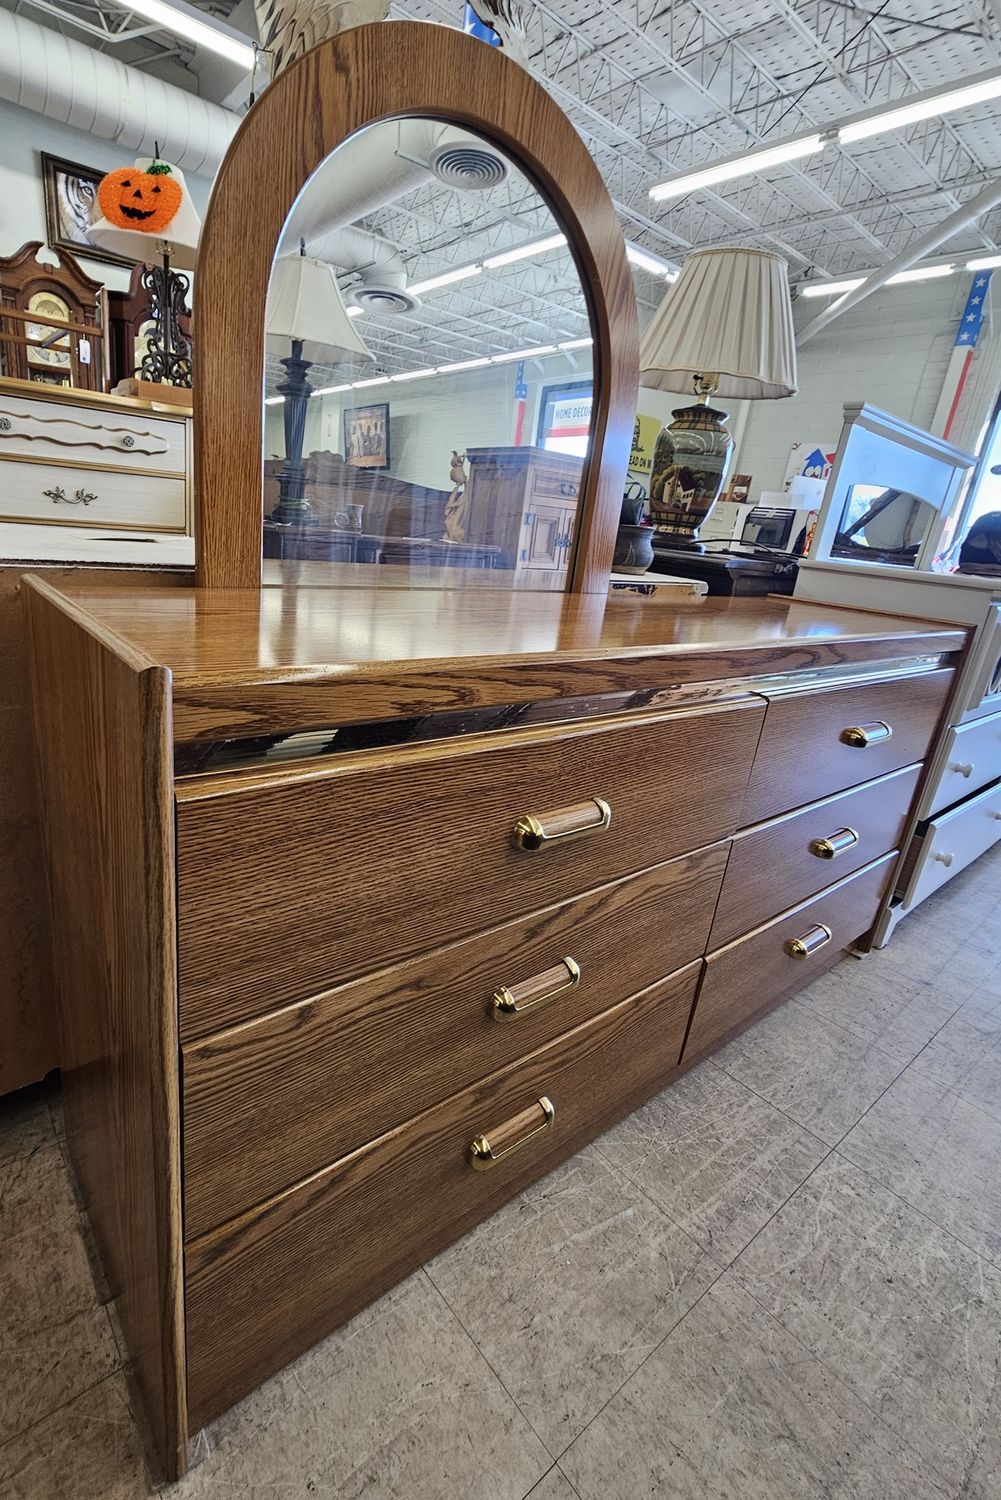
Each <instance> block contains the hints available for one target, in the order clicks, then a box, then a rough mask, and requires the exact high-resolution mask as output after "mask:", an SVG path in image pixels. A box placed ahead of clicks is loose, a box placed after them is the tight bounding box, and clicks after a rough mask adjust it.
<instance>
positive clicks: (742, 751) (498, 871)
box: [177, 699, 762, 1032]
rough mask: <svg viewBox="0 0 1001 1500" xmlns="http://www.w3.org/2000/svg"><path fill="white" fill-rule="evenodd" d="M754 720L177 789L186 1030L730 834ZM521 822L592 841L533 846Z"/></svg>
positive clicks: (452, 746) (681, 717)
mask: <svg viewBox="0 0 1001 1500" xmlns="http://www.w3.org/2000/svg"><path fill="white" fill-rule="evenodd" d="M761 713H762V706H761V705H760V704H756V703H755V702H754V700H752V699H748V700H744V701H742V702H739V703H737V704H735V705H731V706H728V707H727V706H724V707H717V708H712V709H705V710H702V709H700V710H698V711H696V712H686V713H670V714H658V715H628V716H622V717H619V718H615V719H609V720H606V721H602V722H601V723H592V724H580V725H573V726H566V725H561V726H558V727H554V726H550V725H547V726H545V727H544V728H537V729H531V730H524V731H517V732H514V731H511V732H508V733H507V734H504V735H503V736H502V735H481V736H476V737H470V738H469V739H468V740H463V741H449V742H447V744H444V745H443V744H440V743H439V744H429V745H421V746H416V745H415V746H409V747H406V748H405V749H397V750H393V751H385V752H382V751H380V752H377V753H372V754H366V755H364V756H362V755H359V756H358V757H357V758H356V757H353V756H351V757H345V758H344V759H343V760H341V761H339V762H338V763H337V764H336V765H327V766H324V767H323V768H322V769H312V768H306V769H299V770H297V771H295V772H293V771H284V772H282V773H279V774H275V773H271V774H265V773H255V774H242V775H241V774H234V775H233V776H222V777H204V778H201V779H200V780H196V781H194V782H190V783H187V784H182V785H181V786H179V788H178V815H177V842H178V850H177V858H178V905H179V945H180V948H179V951H180V1003H181V1016H182V1024H183V1025H184V1027H185V1029H186V1030H188V1031H189V1032H190V1031H192V1030H197V1031H199V1032H204V1031H208V1030H212V1029H214V1028H215V1027H216V1026H217V1025H218V1024H219V1022H218V1018H219V1017H225V1016H229V1015H231V1014H232V1007H233V1004H234V1000H233V997H234V994H237V995H239V997H240V998H239V1001H238V1003H239V1004H241V1005H243V1006H244V1007H245V1009H246V1012H247V1013H253V1012H255V1011H256V1012H257V1013H260V1012H262V1011H264V1010H265V1009H268V1008H270V1007H273V1006H277V1005H279V1004H280V1003H282V1002H283V1001H287V1000H298V999H304V998H306V997H307V996H309V995H315V994H318V993H319V992H320V991H321V990H326V989H331V988H332V987H333V986H334V985H337V984H343V983H344V982H345V981H346V980H348V979H350V978H354V977H356V976H357V975H360V974H365V973H371V972H373V971H374V970H376V969H379V968H383V967H385V966H386V965H388V964H389V963H392V962H394V961H396V960H398V959H401V958H406V957H409V956H411V955H414V954H417V953H424V952H427V950H428V949H429V948H433V947H439V946H441V945H442V944H444V943H446V942H449V941H451V940H452V939H454V938H458V937H461V936H464V935H465V934H467V933H472V932H477V931H480V930H482V929H483V928H485V927H489V926H495V925H497V924H498V923H500V922H503V921H505V920H507V919H508V918H510V917H514V916H520V915H522V914H523V913H526V912H531V911H535V910H538V909H540V908H542V907H544V906H550V905H553V904H554V903H556V902H558V901H562V900H565V899H566V898H567V897H569V896H574V895H577V894H579V893H580V892H582V891H586V890H589V889H591V888H592V887H593V886H597V885H602V884H605V883H606V882H608V881H609V880H615V879H618V878H619V877H620V876H622V875H626V874H629V873H631V872H632V871H634V870H639V869H643V868H645V867H647V866H649V865H650V864H653V863H660V862H661V861H662V860H664V859H670V858H672V857H673V856H675V855H677V854H683V853H686V852H688V851H689V850H692V849H697V848H700V847H702V846H704V845H706V844H710V843H714V842H715V841H716V840H718V839H720V838H723V837H726V836H728V835H729V834H730V833H732V831H733V829H734V827H735V826H736V820H737V816H738V810H739V807H740V801H741V797H742V796H743V790H744V782H745V779H746V775H747V767H748V766H749V764H750V761H751V757H752V755H753V749H754V744H755V741H756V739H757V735H758V730H759V726H760V722H761ZM313 765H314V767H315V765H316V763H315V762H314V763H313ZM595 798H599V799H603V800H604V801H605V802H606V803H607V805H608V807H609V808H610V809H611V822H610V824H609V826H608V827H606V828H600V826H599V825H600V823H601V821H602V816H601V813H600V810H599V807H598V805H597V803H596V802H595V801H594V800H593V799H595ZM526 814H531V815H534V816H535V817H536V818H537V819H538V820H539V823H540V826H541V827H542V828H543V829H544V830H545V831H548V832H549V833H551V834H553V835H565V834H566V833H568V832H570V831H572V830H574V829H577V830H579V829H582V828H584V827H589V828H590V829H591V830H592V831H590V832H589V833H585V834H582V835H580V836H577V837H573V838H568V837H565V836H558V837H554V838H552V839H547V840H546V841H545V842H544V843H543V845H542V847H540V848H538V849H536V850H534V851H527V850H525V849H520V848H517V847H515V844H514V841H513V840H514V831H515V827H516V825H517V824H518V823H519V822H520V821H521V820H522V818H523V817H524V815H526Z"/></svg>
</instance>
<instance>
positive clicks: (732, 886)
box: [709, 765, 921, 948]
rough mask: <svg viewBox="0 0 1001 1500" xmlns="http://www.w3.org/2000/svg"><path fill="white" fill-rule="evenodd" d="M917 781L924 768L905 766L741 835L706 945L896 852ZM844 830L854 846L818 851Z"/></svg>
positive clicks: (723, 939)
mask: <svg viewBox="0 0 1001 1500" xmlns="http://www.w3.org/2000/svg"><path fill="white" fill-rule="evenodd" d="M920 775H921V767H920V766H919V765H918V766H908V767H906V768H905V769H904V770H902V771H894V772H892V773H891V774H890V775H888V776H881V777H879V778H878V779H877V780H876V781H869V782H866V783H865V785H864V786H860V787H856V788H855V789H854V790H853V791H850V792H842V793H841V794H840V795H839V796H836V797H827V798H825V799H824V800H823V801H822V802H812V803H810V805H809V806H808V807H804V808H802V809H801V810H800V811H799V812H793V813H786V814H785V816H783V817H780V818H774V819H773V820H772V821H771V822H768V823H761V824H758V826H757V827H755V828H749V829H746V830H744V832H742V833H739V834H738V835H737V837H736V838H735V839H734V841H733V845H732V848H731V851H730V859H729V862H728V863H727V867H726V878H725V880H724V881H723V889H722V891H721V893H720V898H719V905H718V906H717V908H716V916H715V919H714V921H713V926H712V933H711V935H710V938H709V946H710V947H711V948H718V947H719V946H720V945H721V944H722V943H729V942H730V941H731V940H732V939H733V938H735V937H739V936H740V934H741V933H742V932H750V931H751V929H752V928H754V927H758V926H759V925H760V924H761V923H762V922H767V921H768V919H769V917H773V916H775V914H776V912H781V911H783V910H784V909H785V908H786V907H787V906H792V905H793V904H794V903H795V902H797V901H802V900H803V899H804V898H805V897H807V896H812V895H813V894H814V892H816V891H820V890H823V888H824V886H826V885H829V884H830V883H831V881H832V880H842V879H844V877H845V876H846V875H851V874H852V873H853V872H854V871H855V870H860V869H861V868H862V866H863V865H867V864H869V863H870V861H871V860H874V859H878V858H879V856H880V855H881V854H886V853H887V851H888V850H890V849H898V848H899V847H900V841H901V838H902V837H903V833H904V827H905V825H906V822H907V815H908V812H909V810H910V806H911V803H912V801H913V799H914V793H915V790H916V788H917V784H918V780H919V778H920ZM846 828H850V829H852V830H854V831H855V832H856V833H857V834H858V842H857V843H855V844H853V845H852V846H851V847H850V848H847V849H845V850H843V851H842V852H839V853H837V854H835V855H834V857H833V858H830V859H825V858H823V857H821V856H820V855H818V854H816V853H814V852H813V848H812V846H813V844H814V842H815V841H816V840H817V839H827V838H829V836H830V835H831V834H834V833H837V832H838V831H839V830H841V829H846Z"/></svg>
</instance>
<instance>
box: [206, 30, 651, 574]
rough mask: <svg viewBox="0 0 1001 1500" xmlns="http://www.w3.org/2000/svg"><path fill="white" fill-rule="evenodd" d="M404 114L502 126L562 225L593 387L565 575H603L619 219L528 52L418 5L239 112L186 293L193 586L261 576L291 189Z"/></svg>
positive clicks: (622, 403)
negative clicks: (282, 250)
mask: <svg viewBox="0 0 1001 1500" xmlns="http://www.w3.org/2000/svg"><path fill="white" fill-rule="evenodd" d="M414 115H421V116H429V117H431V118H433V119H440V120H449V121H452V122H454V123H456V124H460V125H465V126H468V127H469V128H470V129H472V130H474V131H479V132H481V133H482V134H484V135H486V136H487V137H489V138H490V139H493V140H495V141H497V142H498V143H499V144H500V145H501V146H503V147H504V149H505V151H506V152H507V154H508V155H509V156H510V157H511V159H512V160H513V161H514V162H515V163H516V164H517V165H518V166H519V167H520V168H521V169H522V170H523V171H524V172H525V173H526V174H527V176H528V177H529V178H530V179H531V180H532V181H533V182H534V183H535V184H536V186H537V187H538V189H539V191H540V193H541V194H542V196H543V197H544V198H545V199H546V201H547V202H548V203H549V205H550V207H551V209H552V211H553V214H554V216H555V218H556V220H557V222H558V224H559V225H560V228H561V229H562V230H563V231H564V233H565V234H566V236H567V239H568V241H569V244H570V248H571V251H572V253H573V256H574V259H575V262H576V265H577V271H578V274H579V276H580V279H581V285H582V287H583V290H584V295H585V297H586V299H587V304H588V312H589V314H590V320H591V333H592V337H593V339H594V348H593V361H594V393H595V399H594V406H593V410H592V414H591V442H592V447H591V457H590V458H589V460H588V463H587V466H586V470H585V475H584V478H583V481H582V485H581V502H580V511H579V520H578V526H577V536H576V545H575V548H574V553H573V563H572V582H571V587H572V588H573V589H575V590H581V591H584V592H592V591H596V592H599V593H602V592H604V590H605V587H606V585H607V581H608V572H609V569H610V567H611V560H612V552H613V550H614V543H615V532H616V529H617V526H618V520H619V511H620V508H621V499H622V484H623V480H624V478H625V470H626V463H627V460H628V455H629V443H630V441H631V438H632V429H633V421H634V415H635V407H636V384H637V346H636V338H637V335H636V309H635V298H634V294H633V286H632V278H631V275H630V272H629V266H628V263H627V261H626V255H625V245H624V243H623V239H622V231H621V229H620V228H619V223H618V220H617V218H616V216H615V211H614V209H613V208H612V204H611V200H610V199H609V196H608V192H607V190H606V188H605V185H604V182H603V180H602V178H601V174H600V173H599V171H598V168H597V167H596V166H595V163H594V161H593V159H592V157H591V154H590V152H589V151H588V149H587V146H586V145H585V144H584V142H583V141H582V139H581V137H580V136H579V135H578V133H577V131H576V130H575V129H574V128H573V126H572V125H571V124H570V121H569V120H568V119H567V117H566V116H565V115H564V114H563V112H562V110H561V109H560V108H559V106H558V105H557V104H556V102H555V101H554V100H553V99H552V98H551V97H550V96H549V94H548V93H547V92H546V90H545V89H544V88H543V87H542V86H541V85H540V84H538V83H536V81H535V79H534V78H532V76H531V75H530V74H529V73H528V72H527V71H526V70H525V69H524V68H521V67H519V66H518V65H517V64H516V63H512V62H510V61H509V60H508V59H507V58H506V57H503V56H501V55H500V53H499V52H498V50H497V49H495V48H488V47H484V46H483V44H482V43H481V42H478V41H477V40H476V39H474V38H472V37H468V36H465V35H463V34H462V33H461V32H460V31H457V30H452V29H451V28H446V27H441V26H436V27H431V26H428V25H426V24H423V23H420V22H411V21H391V22H380V23H378V24H376V25H371V26H359V27H356V28H355V29H353V30H350V31H345V32H342V33H341V34H340V35H338V36H335V37H333V38H331V39H330V40H329V41H326V42H324V43H322V45H320V46H318V47H315V48H314V49H313V50H312V51H310V52H308V53H307V54H306V56H305V57H303V58H301V59H300V60H299V61H298V62H296V63H293V64H292V66H291V67H289V68H287V69H285V70H284V71H283V72H282V73H281V74H280V75H279V77H278V78H277V79H276V81H275V82H274V83H273V84H271V86H270V87H269V88H268V89H266V90H265V92H264V93H263V94H262V95H261V96H260V97H259V98H258V100H257V103H256V104H255V106H254V108H253V109H252V110H250V112H249V113H248V114H247V115H246V116H245V117H244V120H243V124H242V125H241V127H240V130H239V131H238V132H237V135H236V137H235V139H234V141H233V143H232V145H231V146H230V148H229V151H228V152H227V154H226V158H225V160H224V161H223V164H222V166H221V167H220V169H219V173H218V175H217V177H216V180H215V186H214V188H213V192H212V199H211V202H210V205H209V209H208V212H207V213H206V215H205V221H204V225H203V228H202V233H201V239H200V242H199V255H198V296H197V299H196V303H195V381H194V393H195V422H196V428H197V432H198V453H197V469H196V474H195V488H196V494H197V497H198V506H199V509H198V520H197V528H196V530H197V536H198V581H199V583H200V584H202V585H204V586H207V587H216V588H255V587H257V585H258V584H259V583H260V580H261V522H262V498H261V497H262V462H263V407H262V401H261V395H262V391H263V385H264V380H263V376H264V335H263V330H264V307H265V299H266V296H267V289H268V282H269V278H270V275H271V266H272V261H273V259H274V254H275V250H276V248H277V245H278V241H279V238H280V236H281V232H282V229H283V227H284V224H285V220H286V218H287V216H288V213H289V211H290V209H291V207H292V204H293V202H294V201H295V199H296V197H297V196H298V194H299V191H300V189H301V188H302V187H303V185H304V184H305V182H306V181H307V179H308V178H309V177H310V176H311V175H312V173H313V172H314V171H315V170H316V168H317V167H318V166H319V165H320V164H321V162H323V161H324V160H325V159H326V157H327V156H329V154H330V153H331V152H332V151H333V150H334V149H335V148H336V147H337V146H338V145H339V144H340V143H341V142H342V141H344V140H346V139H347V137H348V136H350V135H351V134H353V133H354V132H355V131H357V130H360V129H362V128H363V127H364V126H365V125H368V124H371V123H373V122H375V121H377V120H382V119H387V118H393V117H405V116H414ZM248 223H250V224H253V226H254V233H253V234H252V235H250V236H248V234H247V225H248ZM234 266H239V268H240V272H239V275H234V273H233V268H234ZM234 371H239V378H238V379H234Z"/></svg>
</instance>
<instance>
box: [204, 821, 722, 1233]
mask: <svg viewBox="0 0 1001 1500" xmlns="http://www.w3.org/2000/svg"><path fill="white" fill-rule="evenodd" d="M726 854H727V846H726V845H725V844H715V845H713V846H711V847H710V848H709V849H704V850H702V851H700V852H699V853H697V854H691V855H686V856H685V857H684V858H682V859H676V860H670V861H669V862H668V863H667V864H663V865H658V866H655V867H654V868H653V869H651V870H646V871H644V872H643V873H642V874H640V875H636V876H632V877H631V878H629V879H627V880H623V881H620V882H617V883H615V884H612V885H605V886H601V887H600V888H599V889H598V890H595V891H591V892H589V893H588V894H587V895H585V896H579V897H576V898H574V899H573V900H571V901H569V902H565V903H563V904H562V905H559V906H550V907H547V908H546V909H545V910H543V911H538V912H533V913H532V915H531V916H530V917H526V918H523V919H522V920H520V921H517V922H511V923H508V924H506V925H505V926H503V927H499V928H494V929H492V930H491V931H489V932H485V933H478V934H477V935H476V936H475V937H472V938H469V939H467V940H466V941H464V942H461V943H456V944H453V945H452V946H450V947H448V948H444V949H438V950H437V951H435V952H432V953H428V954H422V955H421V957H420V958H417V959H415V960H413V961H412V962H411V963H408V964H404V965H402V966H400V967H395V968H392V969H386V970H383V971H382V972H381V973H379V974H375V975H373V976H371V977H370V978H368V979H362V980H359V981H357V982H356V983H354V984H349V985H344V986H342V987H341V988H339V989H336V990H331V991H329V992H328V993H326V994H323V995H318V996H316V997H315V998H312V999H309V1000H305V1001H303V1002H301V1003H300V1004H298V1005H292V1006H287V1007H285V1008H284V1009H282V1010H278V1011H274V1012H272V1013H270V1014H268V1015H265V1016H264V1017H262V1018H261V1019H260V1020H259V1021H256V1022H253V1023H251V1024H249V1025H242V1026H237V1027H235V1028H232V1029H230V1030H228V1031H224V1032H222V1033H219V1034H216V1035H213V1036H210V1037H206V1038H205V1039H204V1040H202V1041H200V1042H193V1043H191V1044H190V1045H188V1046H187V1047H185V1049H184V1118H185V1128H184V1183H185V1188H184V1192H185V1228H186V1232H187V1234H188V1236H189V1237H191V1236H196V1235H199V1234H201V1233H203V1232H204V1231H205V1230H207V1229H210V1228H212V1227H213V1226H214V1225H216V1224H218V1223H221V1222H222V1221H223V1220H225V1219H228V1218H231V1217H233V1216H234V1215H236V1214H237V1213H240V1212H242V1211H243V1210H245V1209H247V1208H249V1207H250V1206H252V1205H253V1204H255V1203H258V1202H260V1201H261V1200H262V1199H263V1198H266V1197H269V1196H270V1195H272V1194H273V1193H276V1192H279V1191H280V1190H282V1189H283V1188H285V1187H287V1186H288V1185H289V1184H290V1183H292V1182H294V1181H296V1180H297V1179H299V1178H302V1177H305V1176H306V1175H307V1173H309V1172H312V1171H316V1170H318V1169H319V1168H320V1167H323V1166H325V1165H326V1164H327V1163H328V1162H331V1161H336V1160H337V1159H338V1158H339V1157H341V1156H346V1155H347V1154H348V1152H350V1151H353V1150H355V1149H356V1148H357V1147H359V1146H362V1145H364V1144H365V1142H366V1141H369V1140H372V1139H374V1138H375V1137H376V1136H377V1135H379V1134H381V1133H382V1132H384V1131H386V1130H388V1129H390V1128H391V1127H394V1126H396V1125H399V1124H402V1123H403V1122H404V1121H405V1120H407V1119H408V1118H409V1117H410V1116H412V1115H416V1114H418V1113H419V1112H420V1111H421V1110H422V1109H426V1108H427V1107H428V1106H429V1105H432V1104H436V1103H438V1102H439V1101H440V1100H442V1099H444V1098H446V1097H447V1096H448V1095H449V1094H453V1093H456V1092H458V1091H459V1090H460V1089H462V1088H465V1087H466V1086H467V1085H468V1084H470V1083H472V1082H473V1081H474V1080H475V1079H476V1078H482V1077H483V1076H484V1075H486V1074H488V1073H492V1072H494V1071H495V1070H496V1069H497V1068H500V1067H504V1066H506V1065H507V1064H509V1063H511V1062H513V1061H515V1060H516V1059H517V1058H519V1057H522V1056H524V1055H525V1054H526V1053H528V1052H532V1051H534V1050H535V1049H536V1048H538V1047H540V1046H542V1045H543V1044H545V1043H548V1042H550V1041H552V1040H553V1039H554V1038H555V1037H557V1036H559V1035H560V1033H561V1032H564V1031H567V1030H568V1029H570V1028H571V1027H572V1026H576V1025H579V1024H580V1023H582V1022H583V1021H586V1020H589V1019H590V1018H591V1017H593V1016H595V1015H598V1014H599V1013H600V1012H601V1011H603V1010H606V1009H608V1007H609V1006H611V1005H614V1004H615V1003H617V1002H618V1001H620V1000H624V999H626V998H627V997H628V996H629V995H632V994H635V993H636V992H637V991H639V990H641V989H644V988H645V987H646V986H647V985H649V984H652V983H653V982H654V981H655V980H657V979H659V978H661V977H662V976H663V975H664V973H665V972H667V973H670V972H672V971H673V970H674V969H676V968H680V967H681V966H682V965H684V964H686V963H688V962H690V961H691V960H693V959H695V958H697V957H700V956H701V954H702V952H703V950H704V948H705V942H706V937H707V934H708V930H709V923H710V920H711V918H712V912H713V907H714V906H715V903H716V896H717V894H718V892H719V886H720V881H721V879H722V876H723V867H724V865H725V863H726ZM565 956H569V957H571V958H572V959H573V960H574V961H575V962H576V964H577V965H578V966H579V968H580V973H581V978H580V983H579V985H578V986H577V987H576V988H566V987H565V986H566V984H567V980H568V973H567V969H566V966H565V965H564V964H562V963H561V960H562V959H563V958H564V957H565ZM554 965H555V966H557V967H555V968H554ZM542 976H545V978H544V982H543V983H538V984H537V983H535V981H536V980H537V979H540V978H541V977H542ZM501 985H508V986H511V987H512V988H517V990H518V993H519V998H520V1000H521V1002H522V1003H527V1002H528V1001H529V1000H530V999H531V998H534V997H537V996H538V995H544V994H546V993H547V992H551V991H552V990H554V989H557V988H560V987H563V988H561V990H560V993H559V994H558V995H557V996H556V998H555V999H553V1000H552V1001H550V1002H549V1003H547V1004H543V1005H540V1006H539V1008H538V1009H537V1010H532V1011H529V1012H527V1013H526V1014H525V1015H523V1016H519V1017H517V1018H516V1019H514V1020H510V1021H498V1020H497V1019H495V1018H494V1016H493V1014H492V1010H491V999H492V997H493V995H494V993H495V992H496V991H497V989H498V988H499V987H500V986H501ZM242 995H243V991H242V990H241V989H240V987H236V989H235V990H234V993H233V1000H234V1003H235V1002H237V1001H238V1000H239V999H240V998H241V997H242Z"/></svg>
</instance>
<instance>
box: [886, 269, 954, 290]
mask: <svg viewBox="0 0 1001 1500" xmlns="http://www.w3.org/2000/svg"><path fill="white" fill-rule="evenodd" d="M955 269H956V267H955V266H915V267H914V268H913V269H912V270H910V271H898V272H897V274H896V276H891V277H890V279H889V280H888V281H887V283H886V285H887V286H901V285H902V284H903V283H904V282H907V281H932V280H934V278H935V277H936V276H951V275H952V273H953V271H954V270H955Z"/></svg>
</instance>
